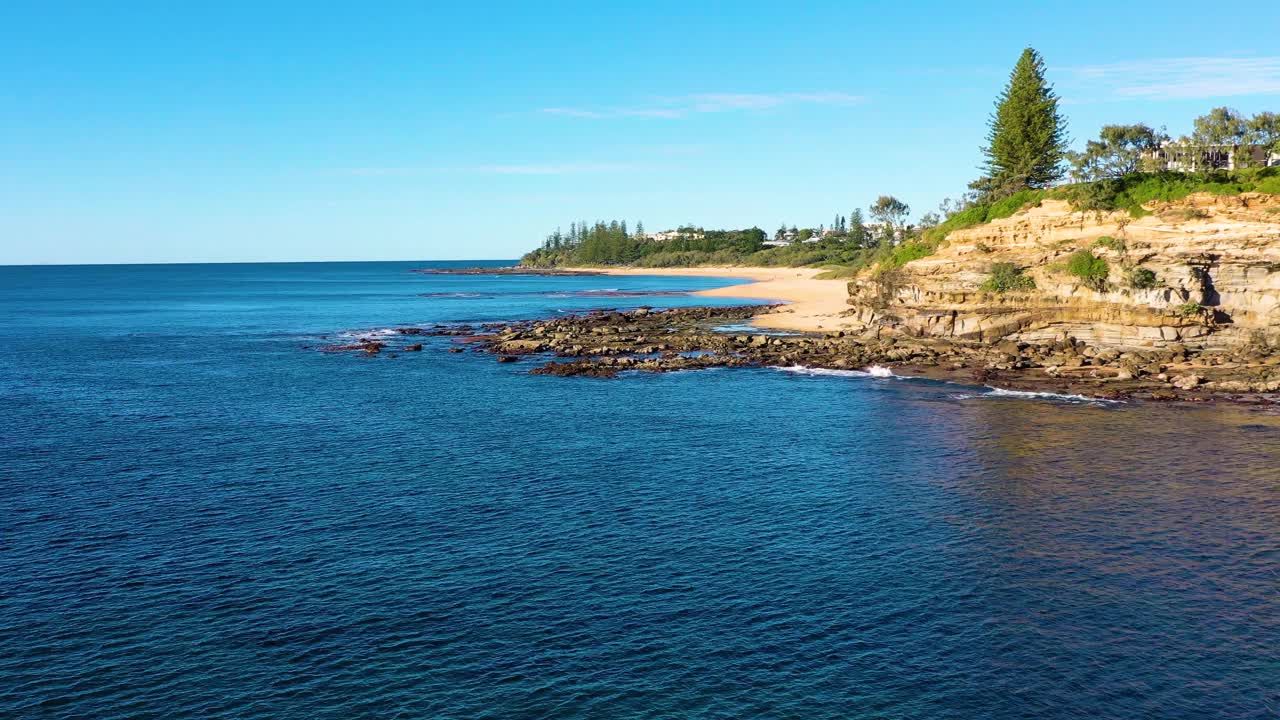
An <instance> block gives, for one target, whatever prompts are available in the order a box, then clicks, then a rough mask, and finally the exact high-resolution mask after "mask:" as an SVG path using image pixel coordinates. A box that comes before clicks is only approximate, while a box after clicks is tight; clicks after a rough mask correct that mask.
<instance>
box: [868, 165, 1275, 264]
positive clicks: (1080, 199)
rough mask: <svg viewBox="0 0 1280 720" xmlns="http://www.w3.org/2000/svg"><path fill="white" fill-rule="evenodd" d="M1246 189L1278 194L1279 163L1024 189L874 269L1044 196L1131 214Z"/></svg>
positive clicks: (881, 258)
mask: <svg viewBox="0 0 1280 720" xmlns="http://www.w3.org/2000/svg"><path fill="white" fill-rule="evenodd" d="M1246 192H1260V193H1269V194H1273V195H1280V167H1270V168H1251V169H1247V170H1237V171H1235V172H1226V171H1218V172H1212V173H1197V174H1189V173H1177V172H1163V173H1134V174H1132V175H1126V176H1125V177H1121V178H1111V179H1106V180H1098V181H1096V182H1090V183H1080V184H1076V185H1065V186H1062V187H1058V188H1053V189H1051V190H1023V191H1021V192H1017V193H1014V194H1013V195H1010V196H1009V197H1007V198H1003V199H1001V200H998V201H996V202H993V203H984V204H979V205H974V206H973V207H970V208H967V209H965V210H962V211H961V212H958V213H955V214H954V215H952V216H951V217H949V218H947V220H946V222H943V223H941V224H939V225H937V226H936V227H932V228H929V229H928V230H925V231H924V232H923V233H922V234H921V235H920V236H919V237H917V238H915V239H912V240H909V241H907V242H905V243H903V244H901V245H898V246H897V247H894V248H886V249H885V250H884V251H882V252H881V253H880V254H879V255H878V256H877V257H876V258H875V262H876V264H877V268H876V271H877V272H889V271H893V270H897V269H898V268H900V267H902V266H903V265H906V264H907V263H909V262H911V261H912V260H919V259H920V258H923V257H928V256H930V255H932V254H934V253H935V252H937V250H938V247H939V246H941V245H942V243H943V241H945V240H946V239H947V236H948V235H950V234H951V233H953V232H955V231H957V230H964V229H966V228H971V227H976V226H978V225H982V224H985V223H989V222H991V221H992V220H999V219H1001V218H1007V217H1010V216H1012V215H1013V214H1014V213H1016V212H1018V211H1019V210H1022V209H1024V208H1028V207H1034V206H1037V205H1039V204H1040V202H1041V201H1043V200H1045V199H1050V198H1052V199H1063V200H1066V201H1067V202H1069V203H1070V204H1071V207H1072V209H1073V210H1076V211H1077V212H1087V211H1099V212H1107V211H1113V210H1127V211H1128V212H1129V214H1130V215H1131V216H1133V217H1135V218H1140V217H1142V216H1144V215H1147V214H1148V212H1147V210H1146V209H1144V208H1143V207H1142V206H1143V205H1144V204H1146V203H1149V202H1157V201H1158V202H1176V201H1178V200H1183V199H1185V198H1186V197H1187V196H1189V195H1192V194H1195V193H1210V194H1212V195H1239V194H1241V193H1246Z"/></svg>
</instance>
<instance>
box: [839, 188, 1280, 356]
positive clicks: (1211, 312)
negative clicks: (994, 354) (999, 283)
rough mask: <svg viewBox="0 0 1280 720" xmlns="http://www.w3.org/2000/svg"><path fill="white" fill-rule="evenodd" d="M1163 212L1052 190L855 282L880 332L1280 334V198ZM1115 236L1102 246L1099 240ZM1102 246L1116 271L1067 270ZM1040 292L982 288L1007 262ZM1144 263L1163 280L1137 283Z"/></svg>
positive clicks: (1185, 204)
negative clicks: (1074, 201)
mask: <svg viewBox="0 0 1280 720" xmlns="http://www.w3.org/2000/svg"><path fill="white" fill-rule="evenodd" d="M1145 209H1146V210H1147V211H1149V213H1150V214H1149V215H1147V216H1145V217H1142V218H1140V219H1133V218H1131V217H1130V215H1129V214H1128V213H1126V212H1114V213H1103V214H1097V213H1087V214H1082V213H1079V212H1072V210H1071V209H1070V207H1069V206H1068V205H1067V203H1066V202H1065V201H1062V200H1045V201H1044V202H1042V203H1041V204H1040V205H1039V206H1037V207H1034V208H1029V209H1026V210H1023V211H1021V212H1019V213H1017V214H1015V215H1013V216H1012V217H1009V218H1005V219H1002V220H996V221H993V222H990V223H987V224H984V225H981V226H978V227H973V228H969V229H966V230H960V231H956V232H953V233H951V234H950V235H949V236H948V237H947V239H946V241H945V242H944V243H943V245H942V247H941V248H939V250H938V252H937V253H936V254H934V255H931V256H929V257H926V258H922V259H919V260H915V261H912V262H909V263H907V264H906V265H904V266H903V267H901V268H899V269H897V270H893V271H888V272H878V273H869V274H867V275H866V276H864V277H860V278H858V279H855V280H854V281H852V282H851V283H850V284H849V290H850V301H849V302H850V304H851V305H853V306H854V312H853V313H852V314H853V316H854V317H855V318H856V319H857V321H858V322H859V323H861V324H862V325H864V326H865V327H867V328H874V329H876V330H877V332H880V333H886V332H887V333H890V334H892V333H901V334H905V335H916V336H939V337H947V338H953V339H958V340H981V341H992V340H997V339H1011V340H1019V341H1026V342H1032V343H1042V342H1049V341H1054V340H1059V339H1061V338H1064V337H1074V338H1076V339H1078V340H1081V341H1084V342H1085V343H1087V344H1089V345H1092V346H1096V347H1110V348H1117V349H1126V350H1141V349H1144V348H1162V347H1166V346H1168V345H1170V344H1180V345H1185V346H1187V347H1188V348H1195V349H1204V350H1220V349H1229V348H1238V347H1241V346H1243V345H1244V344H1245V343H1248V342H1254V343H1257V342H1259V341H1260V340H1263V339H1265V340H1267V341H1269V342H1275V339H1276V338H1277V337H1280V195H1268V194H1261V193H1246V194H1243V195H1238V196H1213V195H1203V194H1202V195H1193V196H1190V197H1188V198H1187V199H1184V200H1181V201H1178V202H1176V203H1151V204H1148V205H1147V206H1145ZM1104 237H1112V238H1115V240H1114V241H1111V240H1104V241H1103V244H1101V245H1099V244H1097V243H1098V239H1099V238H1104ZM1081 249H1090V250H1092V251H1093V252H1094V253H1095V254H1096V255H1098V256H1099V257H1101V258H1104V259H1105V260H1106V261H1107V263H1108V265H1109V267H1110V275H1109V277H1108V278H1107V281H1106V283H1105V285H1104V284H1101V283H1099V284H1098V287H1096V289H1095V288H1091V287H1088V286H1087V285H1086V284H1084V283H1083V282H1082V281H1081V280H1080V279H1079V278H1077V277H1075V276H1073V275H1071V274H1070V273H1068V272H1067V271H1066V268H1065V265H1066V260H1067V258H1068V257H1069V256H1070V255H1071V254H1072V253H1074V252H1076V251H1078V250H1081ZM1002 262H1007V263H1013V264H1015V265H1017V266H1018V267H1021V268H1024V273H1025V274H1026V275H1029V276H1030V277H1031V278H1033V279H1034V280H1035V286H1036V287H1035V289H1034V290H1027V291H1008V292H1003V293H997V292H984V291H982V290H980V287H981V286H982V284H983V282H984V281H985V280H986V279H987V278H988V277H989V276H990V273H991V268H992V265H993V264H995V263H1002ZM1136 267H1142V268H1147V269H1149V270H1151V271H1153V272H1155V273H1156V277H1157V283H1158V284H1157V285H1156V286H1155V287H1150V288H1147V289H1137V288H1134V287H1132V284H1131V283H1129V282H1127V279H1126V278H1127V274H1128V272H1129V271H1130V270H1132V269H1133V268H1136Z"/></svg>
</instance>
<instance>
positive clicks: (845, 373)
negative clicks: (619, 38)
mask: <svg viewBox="0 0 1280 720" xmlns="http://www.w3.org/2000/svg"><path fill="white" fill-rule="evenodd" d="M773 369H774V370H781V371H783V372H789V373H796V374H797V375H814V376H819V377H822V376H825V377H860V378H862V377H871V378H898V379H899V380H902V379H907V378H910V376H909V375H894V374H893V371H892V370H890V369H889V368H887V367H884V366H882V365H872V366H870V367H868V368H866V369H864V370H837V369H835V368H811V367H805V366H803V365H792V366H790V367H782V366H773Z"/></svg>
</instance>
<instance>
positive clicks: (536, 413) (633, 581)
mask: <svg viewBox="0 0 1280 720" xmlns="http://www.w3.org/2000/svg"><path fill="white" fill-rule="evenodd" d="M423 265H424V264H423V263H352V264H342V263H335V264H296V265H288V264H286V265H203V266H202V265H191V266H149V267H46V268H12V267H10V268H0V416H2V417H3V418H4V430H3V434H2V436H0V458H2V459H0V463H2V464H0V717H4V718H44V717H67V718H71V717H75V718H135V717H155V718H176V717H183V718H188V717H189V718H335V719H336V718H362V717H370V718H374V717H376V718H387V717H400V718H486V717H487V718H577V717H580V718H668V717H669V718H683V717H706V718H748V717H749V718H1024V717H1038V718H1077V717H1114V718H1273V717H1276V716H1277V713H1278V712H1280V651H1277V648H1278V647H1280V417H1277V416H1275V415H1268V414H1265V413H1261V412H1257V411H1249V410H1243V409H1238V408H1230V407H1219V406H1211V407H1188V406H1176V407H1175V406H1161V405H1104V404H1091V403H1069V402H1061V401H1053V400H1036V399H1027V398H1016V397H1012V398H1011V397H998V396H993V395H989V394H985V393H986V391H985V390H982V389H974V388H962V387H958V386H952V385H944V384H938V383H929V382H923V381H913V380H900V379H882V378H867V377H841V376H812V375H805V374H801V373H792V372H782V371H778V370H771V369H760V370H740V371H739V370H716V371H708V372H703V373H678V374H670V375H657V376H649V375H633V376H624V377H622V378H619V379H617V380H612V381H604V380H586V379H565V378H552V377H540V376H531V375H528V374H527V369H528V367H529V365H528V364H527V363H525V364H517V365H499V364H497V363H495V362H494V360H493V358H492V357H491V356H487V355H481V354H473V353H463V354H449V353H447V352H446V349H447V347H448V346H449V344H450V341H449V339H448V338H426V339H425V340H424V341H425V342H426V348H425V350H424V352H422V353H411V354H402V355H400V356H399V357H395V358H391V357H385V356H384V357H378V358H363V357H356V356H353V355H351V354H329V353H322V352H318V351H316V350H314V349H308V348H309V347H313V346H316V345H319V344H324V342H326V341H327V340H322V339H321V338H320V336H322V335H324V336H328V337H329V339H330V340H331V339H332V338H333V337H334V336H335V335H338V334H340V333H343V332H351V331H357V332H359V331H369V330H374V329H377V328H387V327H394V326H397V325H405V324H423V323H431V322H449V321H468V322H473V321H484V320H504V319H514V318H522V317H538V316H542V315H548V314H551V313H555V312H557V311H563V310H570V309H574V308H579V309H581V308H590V307H599V306H602V305H612V306H627V305H636V304H653V305H671V304H693V303H702V302H706V301H705V300H701V299H697V298H687V297H667V296H662V297H653V298H634V299H627V298H607V299H604V298H599V297H591V296H590V293H588V294H587V295H585V296H584V295H582V294H580V293H581V292H582V291H592V290H602V289H607V288H618V289H637V290H641V289H643V290H676V289H696V288H700V287H710V286H713V285H715V284H717V283H718V281H712V280H701V279H688V278H642V277H629V278H617V277H609V278H602V277H587V278H518V277H476V276H424V275H419V274H412V273H409V272H407V271H408V269H410V268H413V267H421V266H423ZM396 342H399V340H395V339H393V344H394V343H396Z"/></svg>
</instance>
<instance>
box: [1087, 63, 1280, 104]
mask: <svg viewBox="0 0 1280 720" xmlns="http://www.w3.org/2000/svg"><path fill="white" fill-rule="evenodd" d="M1066 70H1067V72H1068V74H1069V76H1070V78H1071V80H1072V82H1073V84H1078V85H1081V86H1083V87H1087V88H1089V89H1090V90H1091V91H1092V92H1093V93H1096V94H1100V95H1104V96H1109V97H1111V98H1114V99H1143V98H1150V99H1159V98H1168V99H1179V100H1189V99H1202V98H1215V97H1232V96H1238V95H1273V94H1280V57H1185V58H1163V59H1156V60H1144V61H1133V62H1122V63H1112V64H1106V65H1086V66H1078V67H1071V68H1066Z"/></svg>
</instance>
